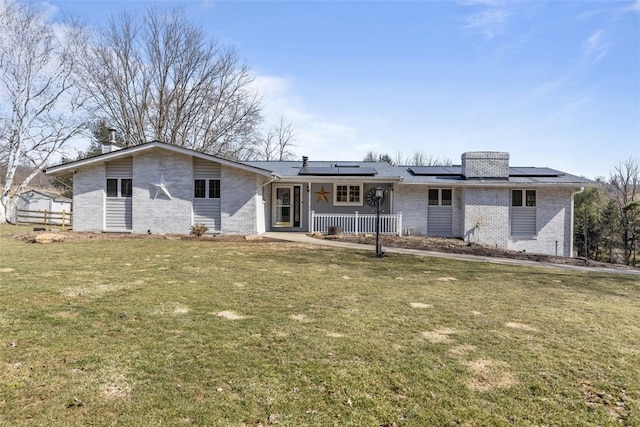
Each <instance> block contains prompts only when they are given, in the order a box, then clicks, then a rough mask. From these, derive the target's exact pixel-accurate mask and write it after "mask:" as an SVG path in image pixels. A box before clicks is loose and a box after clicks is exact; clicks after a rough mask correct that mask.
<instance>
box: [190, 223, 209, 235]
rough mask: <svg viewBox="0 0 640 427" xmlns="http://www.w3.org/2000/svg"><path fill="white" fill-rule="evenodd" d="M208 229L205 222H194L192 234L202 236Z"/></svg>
mask: <svg viewBox="0 0 640 427" xmlns="http://www.w3.org/2000/svg"><path fill="white" fill-rule="evenodd" d="M207 230H209V227H207V226H206V225H204V224H193V225H192V226H191V234H193V235H194V236H197V237H202V236H203V235H204V233H206V232H207Z"/></svg>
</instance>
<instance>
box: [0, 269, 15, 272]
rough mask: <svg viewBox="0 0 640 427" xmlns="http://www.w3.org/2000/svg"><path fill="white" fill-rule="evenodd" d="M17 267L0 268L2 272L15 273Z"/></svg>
mask: <svg viewBox="0 0 640 427" xmlns="http://www.w3.org/2000/svg"><path fill="white" fill-rule="evenodd" d="M14 271H16V270H15V268H0V273H13V272H14Z"/></svg>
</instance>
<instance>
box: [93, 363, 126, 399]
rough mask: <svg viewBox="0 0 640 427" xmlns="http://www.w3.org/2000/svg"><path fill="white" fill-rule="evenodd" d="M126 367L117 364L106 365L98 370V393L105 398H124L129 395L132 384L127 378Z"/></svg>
mask: <svg viewBox="0 0 640 427" xmlns="http://www.w3.org/2000/svg"><path fill="white" fill-rule="evenodd" d="M127 371H128V369H126V368H122V367H118V366H113V365H112V366H106V367H105V368H103V369H102V370H101V371H100V372H99V374H98V375H99V376H100V378H99V382H100V387H99V390H100V394H101V396H102V397H103V398H105V399H107V400H113V399H124V398H126V397H128V396H129V394H130V393H131V391H132V389H133V386H132V385H131V382H130V380H129V379H128V378H127Z"/></svg>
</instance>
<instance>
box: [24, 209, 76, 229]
mask: <svg viewBox="0 0 640 427" xmlns="http://www.w3.org/2000/svg"><path fill="white" fill-rule="evenodd" d="M72 222H73V221H72V213H71V212H66V211H64V210H63V211H62V212H50V211H46V210H45V211H28V210H24V209H16V223H18V224H43V225H61V226H63V227H70V226H71V225H72Z"/></svg>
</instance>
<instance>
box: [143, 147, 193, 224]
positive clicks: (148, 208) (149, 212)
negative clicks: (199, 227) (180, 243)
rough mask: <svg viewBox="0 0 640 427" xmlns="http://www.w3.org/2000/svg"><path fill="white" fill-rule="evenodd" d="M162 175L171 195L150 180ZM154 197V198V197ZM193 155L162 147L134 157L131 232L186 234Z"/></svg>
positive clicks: (155, 180) (191, 188)
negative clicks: (169, 196) (174, 151)
mask: <svg viewBox="0 0 640 427" xmlns="http://www.w3.org/2000/svg"><path fill="white" fill-rule="evenodd" d="M162 175H164V181H165V182H167V183H168V184H167V188H168V191H169V194H171V199H169V198H168V197H167V196H166V195H165V194H163V193H162V192H159V193H158V195H157V197H155V195H156V187H154V186H153V184H152V183H154V182H160V178H161V176H162ZM154 197H155V198H154ZM192 200H193V157H191V156H186V155H183V154H178V153H171V152H168V151H165V150H154V151H151V152H145V153H143V154H141V155H138V156H135V157H134V158H133V212H132V218H133V221H132V222H133V230H132V231H133V232H134V233H146V232H147V231H150V232H151V233H175V234H189V233H190V231H191V224H192V215H193V213H192Z"/></svg>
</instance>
